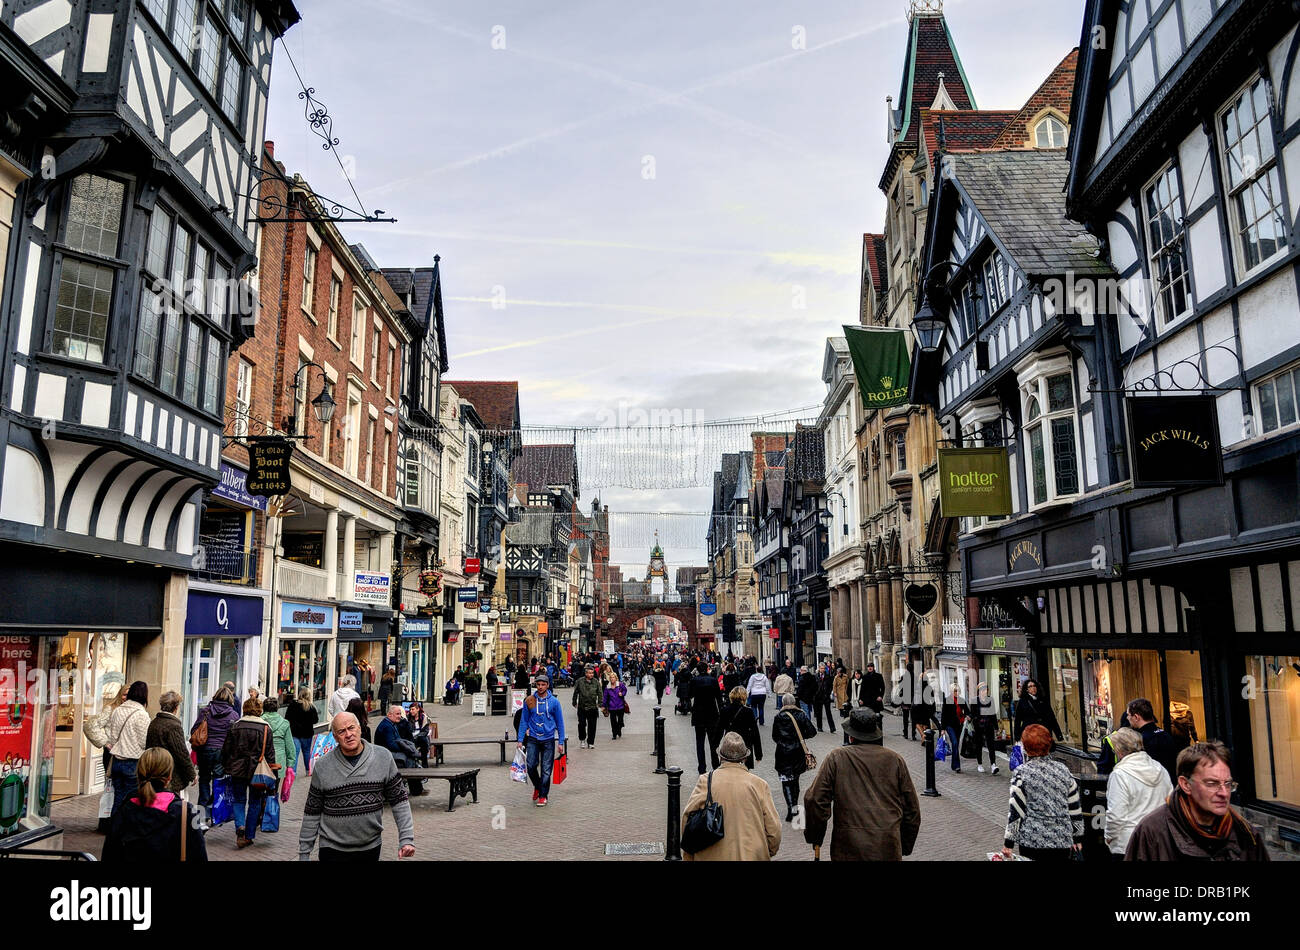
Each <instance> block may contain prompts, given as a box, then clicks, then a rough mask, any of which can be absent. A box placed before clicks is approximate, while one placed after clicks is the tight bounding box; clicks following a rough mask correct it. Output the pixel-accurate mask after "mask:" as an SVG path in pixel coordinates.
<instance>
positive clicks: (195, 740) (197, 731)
mask: <svg viewBox="0 0 1300 950" xmlns="http://www.w3.org/2000/svg"><path fill="white" fill-rule="evenodd" d="M207 744H208V717H207V713H206V711H205V712H204V713H203V717H202V718H201V719H200V720H199V721H198V722H197V723H195V724H194V728H193V729H192V730H190V748H193V749H201V748H203V747H204V746H205V745H207Z"/></svg>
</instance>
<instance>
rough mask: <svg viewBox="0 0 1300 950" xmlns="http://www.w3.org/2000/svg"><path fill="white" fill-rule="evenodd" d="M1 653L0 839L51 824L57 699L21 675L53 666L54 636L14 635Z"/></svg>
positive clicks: (39, 684) (24, 675)
mask: <svg viewBox="0 0 1300 950" xmlns="http://www.w3.org/2000/svg"><path fill="white" fill-rule="evenodd" d="M6 641H7V642H6V644H5V649H4V651H2V653H3V655H0V839H3V838H6V837H8V836H10V835H16V834H20V833H22V832H24V831H31V830H34V829H36V828H42V827H44V826H46V825H48V824H49V823H50V800H51V798H52V797H53V782H54V742H55V736H56V734H57V732H56V729H55V716H56V710H57V709H58V703H57V702H51V700H52V699H55V697H51V696H48V695H46V684H45V683H37V684H27V683H24V682H23V679H20V678H19V673H20V672H22V673H23V678H24V679H25V677H26V673H27V672H30V671H32V670H44V669H49V668H50V660H51V657H50V654H51V638H47V637H33V636H11V637H7V638H6Z"/></svg>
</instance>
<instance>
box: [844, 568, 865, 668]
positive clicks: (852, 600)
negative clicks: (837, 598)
mask: <svg viewBox="0 0 1300 950" xmlns="http://www.w3.org/2000/svg"><path fill="white" fill-rule="evenodd" d="M848 593H849V598H848V599H849V656H848V659H847V662H848V665H849V670H850V671H852V670H853V669H861V668H862V667H863V665H864V659H863V657H864V656H865V652H864V651H865V650H866V643H865V642H864V641H863V639H862V586H861V583H860V582H859V581H856V580H855V581H851V582H850V583H849V585H848Z"/></svg>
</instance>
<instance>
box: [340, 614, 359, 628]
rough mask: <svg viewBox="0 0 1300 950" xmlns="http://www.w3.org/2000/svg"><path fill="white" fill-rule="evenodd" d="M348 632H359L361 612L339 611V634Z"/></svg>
mask: <svg viewBox="0 0 1300 950" xmlns="http://www.w3.org/2000/svg"><path fill="white" fill-rule="evenodd" d="M349 631H357V632H360V631H361V611H359V610H340V611H339V633H347V632H349Z"/></svg>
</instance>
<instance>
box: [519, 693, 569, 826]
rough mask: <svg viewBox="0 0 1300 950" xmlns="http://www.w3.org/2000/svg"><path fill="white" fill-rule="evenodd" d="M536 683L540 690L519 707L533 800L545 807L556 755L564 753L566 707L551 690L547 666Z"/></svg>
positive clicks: (521, 731)
mask: <svg viewBox="0 0 1300 950" xmlns="http://www.w3.org/2000/svg"><path fill="white" fill-rule="evenodd" d="M535 685H536V687H537V691H536V692H534V693H533V695H531V696H529V697H528V698H527V699H526V700H524V708H523V709H521V710H520V711H519V712H520V716H519V748H521V749H526V750H527V754H528V778H529V779H530V780H531V781H532V783H533V801H535V802H536V803H537V807H539V808H541V807H543V806H545V805H546V798H547V795H548V794H549V793H550V791H551V768H552V767H553V766H554V764H555V756H556V755H557V754H559V755H564V742H565V739H564V708H563V707H562V706H561V705H560V701H559V700H558V699H556V698H555V697H554V696H553V695H552V694H551V677H550V676H549V675H548V674H547V673H546V671H545V670H543V671H541V672H539V673H538V674H537V678H536V681H535Z"/></svg>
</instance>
